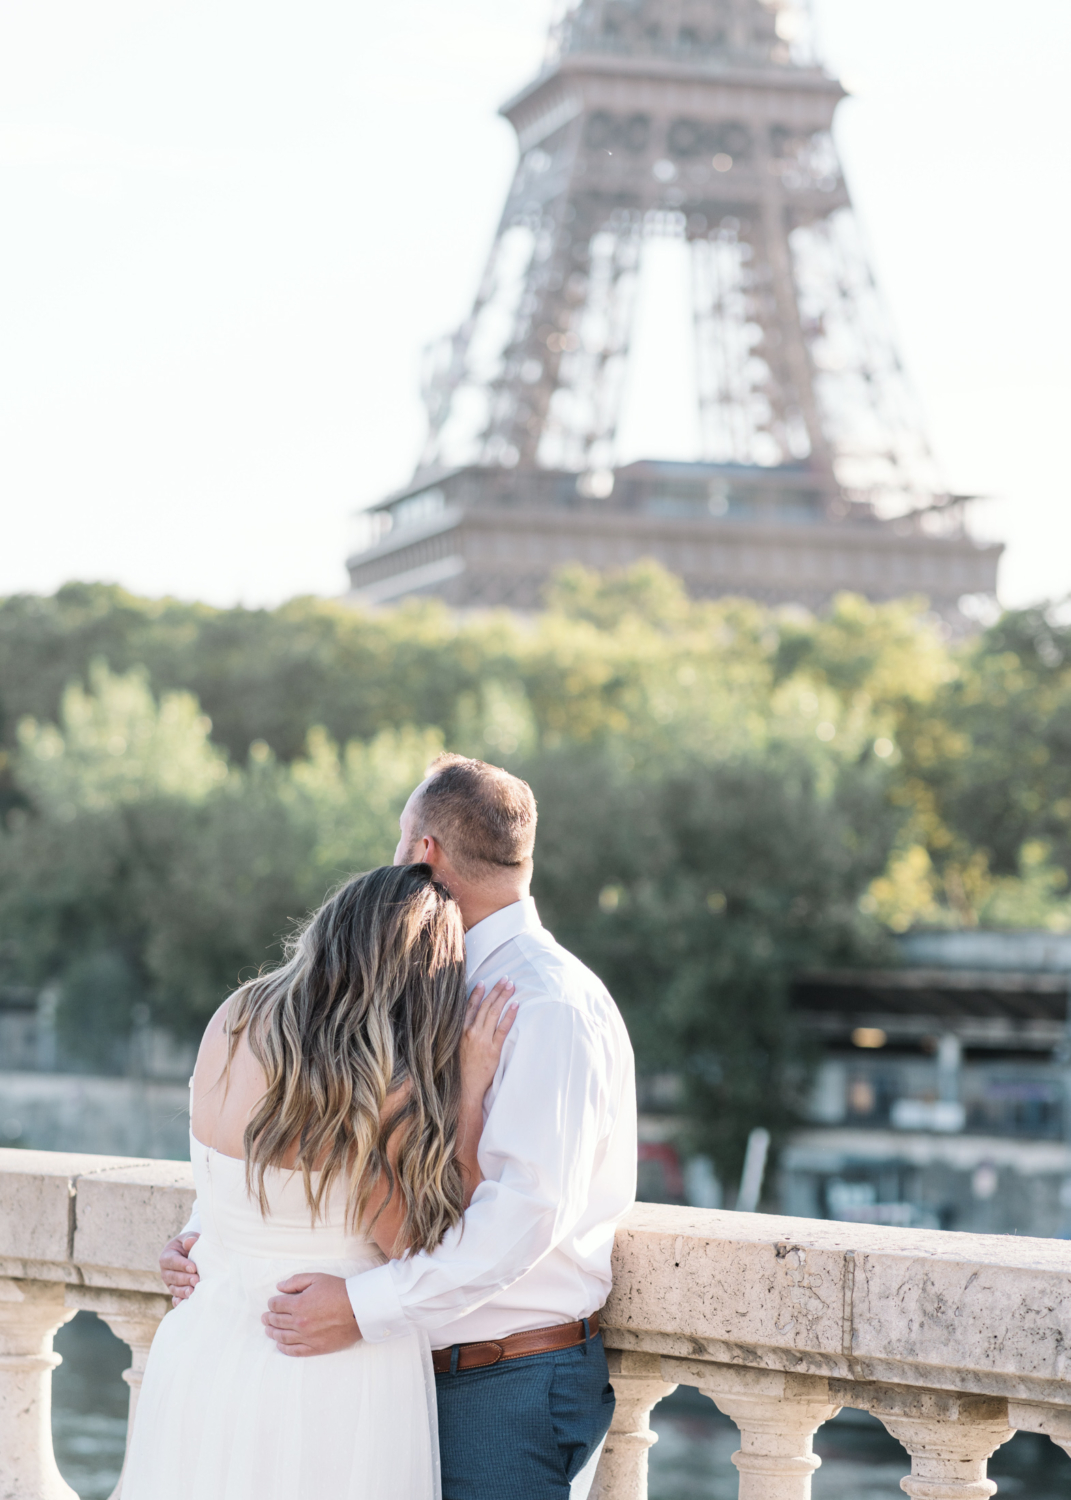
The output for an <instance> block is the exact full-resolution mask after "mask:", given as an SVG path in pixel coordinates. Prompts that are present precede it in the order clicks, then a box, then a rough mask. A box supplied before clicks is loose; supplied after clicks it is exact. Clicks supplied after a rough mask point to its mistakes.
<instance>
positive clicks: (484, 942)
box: [465, 896, 543, 975]
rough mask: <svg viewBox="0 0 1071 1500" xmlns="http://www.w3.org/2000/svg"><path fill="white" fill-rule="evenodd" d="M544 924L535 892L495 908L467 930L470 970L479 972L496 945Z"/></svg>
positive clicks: (466, 955)
mask: <svg viewBox="0 0 1071 1500" xmlns="http://www.w3.org/2000/svg"><path fill="white" fill-rule="evenodd" d="M542 926H543V924H542V922H541V921H540V920H539V913H538V912H537V911H536V904H535V902H534V901H533V900H532V897H531V896H524V897H523V898H522V899H521V900H520V901H514V902H513V903H512V905H510V906H503V907H500V909H499V910H498V911H493V912H492V913H491V915H490V916H489V917H484V919H483V921H482V922H477V923H476V925H475V926H474V927H470V928H469V930H468V932H466V934H465V966H466V968H467V970H468V972H469V974H470V975H472V974H475V972H476V970H477V969H478V968H479V967H480V965H481V964H482V963H483V962H484V961H485V960H486V959H488V958H490V957H491V954H492V953H494V951H495V949H496V948H501V946H502V944H503V943H508V942H509V940H510V938H515V937H519V936H520V935H521V933H522V932H538V931H540V929H541V928H542Z"/></svg>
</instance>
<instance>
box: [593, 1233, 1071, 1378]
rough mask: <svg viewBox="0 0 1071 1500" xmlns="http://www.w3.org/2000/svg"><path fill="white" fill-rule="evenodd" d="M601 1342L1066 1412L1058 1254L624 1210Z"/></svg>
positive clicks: (1016, 1241)
mask: <svg viewBox="0 0 1071 1500" xmlns="http://www.w3.org/2000/svg"><path fill="white" fill-rule="evenodd" d="M614 1257H615V1275H614V1288H613V1291H612V1293H611V1295H610V1299H609V1301H608V1303H607V1307H606V1318H605V1322H606V1326H607V1329H608V1332H607V1342H608V1343H610V1344H612V1345H614V1346H616V1347H617V1348H621V1349H629V1348H632V1349H642V1350H646V1351H648V1352H650V1353H658V1354H663V1355H676V1356H685V1357H691V1358H695V1357H701V1358H705V1359H711V1360H715V1361H718V1362H723V1363H730V1364H737V1365H750V1366H753V1367H757V1368H760V1369H763V1368H764V1369H778V1370H785V1371H790V1372H793V1373H796V1374H812V1375H826V1376H831V1377H836V1378H840V1379H849V1380H868V1381H884V1382H896V1383H899V1384H911V1385H922V1386H931V1387H932V1386H937V1387H941V1388H943V1389H952V1390H960V1391H972V1392H977V1393H984V1394H989V1395H1000V1396H1008V1397H1016V1398H1018V1399H1022V1400H1037V1401H1058V1402H1060V1403H1068V1404H1071V1385H1069V1384H1068V1381H1069V1378H1071V1244H1068V1243H1067V1242H1065V1241H1062V1240H1043V1239H1027V1238H1018V1237H1013V1236H1003V1235H974V1234H959V1233H946V1232H942V1231H939V1230H921V1229H892V1228H885V1227H880V1226H877V1225H871V1224H865V1225H864V1224H841V1223H829V1222H825V1221H820V1220H814V1219H788V1218H778V1217H774V1216H772V1215H766V1214H738V1213H725V1212H712V1211H708V1210H702V1209H692V1208H673V1207H667V1206H664V1205H659V1204H646V1203H642V1204H637V1205H636V1207H635V1208H634V1209H633V1210H632V1212H631V1213H630V1214H629V1216H628V1218H627V1219H626V1220H625V1221H624V1222H623V1224H622V1225H621V1227H620V1229H619V1230H618V1234H617V1241H616V1245H615V1249H614Z"/></svg>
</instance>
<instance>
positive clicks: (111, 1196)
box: [0, 1150, 194, 1292]
mask: <svg viewBox="0 0 1071 1500" xmlns="http://www.w3.org/2000/svg"><path fill="white" fill-rule="evenodd" d="M193 1199H194V1188H193V1169H192V1168H191V1166H190V1164H189V1162H180V1161H132V1160H131V1159H130V1158H129V1157H125V1156H88V1155H81V1154H79V1153H77V1152H65V1151H11V1150H0V1275H2V1276H16V1277H31V1278H34V1279H36V1280H41V1281H64V1282H73V1283H76V1284H81V1285H85V1286H96V1287H114V1288H117V1289H124V1290H129V1291H140V1292H162V1291H163V1289H164V1288H163V1283H162V1282H161V1280H160V1274H159V1270H158V1268H157V1257H158V1256H159V1254H160V1247H161V1246H162V1245H163V1244H165V1243H166V1241H167V1240H169V1239H170V1238H171V1236H172V1235H173V1234H175V1232H176V1231H177V1230H178V1229H181V1227H182V1225H183V1224H184V1223H185V1222H186V1219H187V1218H188V1217H189V1211H190V1205H191V1204H192V1203H193Z"/></svg>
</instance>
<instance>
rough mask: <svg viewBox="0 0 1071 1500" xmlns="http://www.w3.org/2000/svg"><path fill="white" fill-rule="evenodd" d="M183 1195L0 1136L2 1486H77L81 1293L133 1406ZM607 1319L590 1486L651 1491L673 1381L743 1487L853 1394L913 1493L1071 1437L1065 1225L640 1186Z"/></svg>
mask: <svg viewBox="0 0 1071 1500" xmlns="http://www.w3.org/2000/svg"><path fill="white" fill-rule="evenodd" d="M192 1198H193V1186H192V1179H191V1173H190V1168H189V1166H188V1165H187V1164H186V1163H182V1162H161V1161H144V1162H138V1161H129V1160H127V1159H125V1158H121V1157H99V1156H76V1155H68V1154H64V1153H53V1152H33V1151H0V1500H73V1495H74V1492H73V1491H72V1490H71V1489H70V1488H69V1487H68V1486H67V1485H66V1484H65V1483H64V1481H63V1479H62V1478H61V1476H60V1474H59V1472H58V1470H57V1468H56V1464H55V1460H54V1458H53V1455H52V1442H51V1434H50V1426H49V1422H50V1383H51V1374H52V1369H53V1367H54V1365H55V1363H56V1357H55V1355H53V1353H52V1337H53V1334H54V1333H55V1332H56V1330H57V1329H58V1328H59V1327H60V1326H61V1325H62V1324H63V1323H65V1322H66V1321H67V1320H68V1319H69V1318H72V1317H73V1316H74V1314H75V1312H77V1311H78V1310H79V1309H82V1308H84V1309H88V1310H90V1311H92V1312H95V1313H97V1314H99V1316H100V1317H102V1318H103V1319H104V1321H105V1322H106V1323H107V1324H108V1325H109V1327H110V1328H111V1329H112V1330H113V1331H114V1332H115V1333H116V1334H117V1335H118V1336H119V1338H121V1339H122V1340H124V1341H125V1342H126V1343H127V1344H129V1345H130V1348H131V1351H132V1363H131V1368H130V1369H129V1370H128V1371H127V1374H126V1379H127V1381H128V1383H129V1385H130V1405H131V1410H133V1408H134V1406H135V1405H136V1402H137V1395H138V1387H139V1384H140V1379H141V1371H142V1369H143V1368H144V1362H145V1356H146V1354H147V1352H148V1347H149V1344H150V1342H151V1340H152V1335H153V1331H154V1329H155V1328H156V1325H157V1324H158V1322H159V1320H160V1319H161V1318H162V1317H163V1316H164V1314H165V1312H166V1311H167V1310H168V1307H169V1306H170V1303H169V1300H168V1298H167V1297H166V1296H165V1295H164V1294H163V1289H162V1284H161V1282H160V1280H159V1277H158V1274H157V1269H156V1256H157V1254H158V1251H159V1248H160V1246H161V1245H162V1244H163V1243H164V1242H165V1241H166V1240H167V1239H169V1238H170V1237H171V1236H172V1235H173V1234H174V1233H175V1232H176V1230H177V1229H178V1228H179V1227H180V1226H181V1225H182V1224H183V1223H184V1222H185V1219H186V1216H187V1213H188V1211H189V1206H190V1203H191V1201H192ZM603 1327H604V1337H605V1342H606V1344H607V1347H608V1350H609V1357H610V1363H611V1371H612V1378H613V1382H614V1388H615V1390H616V1393H617V1410H616V1413H615V1417H614V1423H613V1427H612V1429H611V1431H610V1435H609V1437H608V1438H607V1442H606V1447H605V1449H604V1452H603V1457H602V1461H601V1463H600V1466H599V1472H598V1475H597V1477H596V1480H595V1487H594V1490H593V1500H595V1497H597V1500H644V1497H645V1496H646V1494H647V1455H648V1450H649V1448H650V1445H651V1443H653V1442H654V1435H653V1433H652V1432H651V1430H650V1413H651V1410H652V1408H653V1407H654V1406H655V1405H656V1404H657V1402H659V1401H660V1400H661V1399H662V1398H663V1397H664V1396H666V1395H668V1394H669V1392H670V1391H672V1390H673V1389H674V1388H675V1387H676V1386H677V1385H682V1384H683V1385H691V1386H696V1387H697V1388H698V1389H699V1390H701V1391H703V1392H705V1394H707V1395H708V1396H710V1397H711V1399H712V1400H713V1401H714V1402H715V1404H716V1405H717V1406H718V1407H719V1408H720V1409H721V1410H722V1411H723V1412H725V1413H726V1414H727V1415H728V1416H729V1417H730V1418H731V1419H732V1421H733V1422H735V1423H736V1425H737V1427H738V1428H739V1429H740V1448H739V1451H738V1452H737V1453H736V1454H735V1455H734V1460H733V1461H734V1463H735V1464H736V1466H737V1468H738V1470H739V1472H740V1488H739V1493H740V1497H741V1500H807V1497H809V1496H810V1493H811V1477H812V1475H813V1472H814V1470H815V1469H816V1468H817V1467H818V1463H819V1460H818V1459H817V1458H816V1457H815V1455H814V1452H813V1439H814V1434H815V1432H816V1431H817V1429H818V1428H819V1427H820V1426H821V1425H822V1423H823V1422H826V1421H828V1420H829V1419H830V1418H831V1417H832V1416H834V1415H835V1414H836V1413H837V1411H838V1410H840V1408H841V1407H843V1406H852V1407H860V1408H863V1409H865V1410H866V1411H869V1412H872V1413H873V1414H874V1415H875V1416H877V1417H878V1418H880V1420H881V1421H882V1422H883V1423H884V1425H885V1426H886V1428H887V1429H888V1430H889V1431H890V1432H891V1433H892V1434H893V1435H894V1436H895V1437H896V1438H898V1439H899V1440H900V1442H901V1443H902V1444H903V1445H904V1447H905V1448H906V1449H907V1451H908V1453H909V1454H910V1455H911V1472H910V1474H909V1475H908V1476H907V1477H905V1479H904V1481H903V1488H904V1490H905V1491H906V1492H907V1493H908V1494H909V1495H912V1496H915V1497H917V1500H980V1497H982V1496H987V1495H991V1494H993V1493H994V1492H995V1489H996V1486H995V1485H994V1484H993V1483H992V1482H991V1481H990V1480H989V1479H987V1478H986V1465H987V1462H988V1460H989V1457H990V1455H991V1454H992V1453H993V1452H994V1451H995V1449H996V1448H997V1447H999V1445H1000V1444H1001V1443H1004V1442H1007V1441H1008V1439H1009V1438H1010V1437H1011V1436H1012V1435H1013V1433H1014V1432H1015V1431H1016V1430H1017V1429H1025V1430H1027V1431H1031V1432H1040V1433H1046V1434H1048V1435H1049V1436H1050V1437H1051V1438H1052V1439H1053V1441H1054V1442H1056V1443H1058V1444H1060V1446H1061V1447H1063V1448H1065V1449H1066V1450H1067V1451H1068V1452H1069V1453H1071V1382H1069V1379H1068V1377H1069V1375H1071V1245H1068V1244H1066V1243H1064V1242H1061V1241H1055V1240H1034V1239H1018V1238H1006V1237H998V1236H985V1235H966V1234H943V1233H939V1232H936V1231H929V1230H906V1229H886V1228H878V1227H875V1226H871V1225H857V1224H831V1223H824V1222H818V1221H815V1220H810V1219H782V1218H774V1217H770V1216H766V1215H762V1214H736V1213H716V1212H710V1211H706V1210H700V1209H690V1208H670V1207H665V1206H663V1205H659V1204H638V1205H637V1206H636V1208H635V1209H634V1210H633V1211H632V1213H631V1214H630V1215H629V1217H628V1218H627V1219H626V1221H625V1222H624V1224H623V1225H622V1227H621V1229H620V1231H619V1233H618V1236H617V1244H616V1247H615V1277H614V1289H613V1293H612V1294H611V1297H610V1300H609V1302H608V1303H607V1307H606V1311H605V1314H604V1321H603ZM121 1487H122V1481H120V1485H119V1487H118V1488H117V1490H116V1496H117V1495H118V1494H119V1490H120V1489H121ZM113 1500H114V1497H113Z"/></svg>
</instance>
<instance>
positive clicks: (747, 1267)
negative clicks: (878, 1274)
mask: <svg viewBox="0 0 1071 1500" xmlns="http://www.w3.org/2000/svg"><path fill="white" fill-rule="evenodd" d="M814 1227H817V1226H814V1225H812V1224H811V1223H810V1221H807V1220H794V1219H776V1218H771V1217H768V1216H765V1215H759V1214H734V1213H718V1212H714V1211H712V1210H706V1209H694V1208H667V1207H666V1206H664V1205H661V1204H658V1205H655V1204H647V1203H640V1204H637V1205H636V1207H635V1208H634V1209H633V1211H632V1212H631V1213H630V1214H629V1216H628V1218H627V1219H626V1220H625V1222H624V1224H623V1225H622V1226H621V1228H620V1229H619V1230H618V1235H617V1242H616V1245H615V1248H614V1289H613V1292H612V1293H611V1295H610V1300H609V1302H608V1303H607V1307H606V1314H605V1320H606V1323H607V1324H609V1325H610V1326H611V1327H613V1328H615V1329H617V1328H620V1329H623V1330H628V1331H629V1332H634V1333H640V1332H647V1331H651V1332H654V1331H661V1332H663V1333H667V1334H679V1335H684V1336H685V1337H687V1338H690V1339H692V1340H700V1341H712V1342H713V1344H716V1345H725V1344H739V1345H743V1346H745V1347H747V1346H756V1347H764V1348H776V1349H782V1350H785V1351H786V1352H789V1351H791V1352H792V1353H796V1352H799V1353H807V1352H812V1351H813V1352H817V1353H822V1354H827V1355H831V1356H835V1357H839V1356H840V1355H841V1352H842V1344H843V1319H844V1278H845V1268H844V1247H843V1242H841V1243H838V1242H837V1237H836V1236H832V1235H830V1236H827V1237H826V1239H825V1242H824V1243H823V1241H822V1238H821V1236H815V1235H814V1234H813V1233H810V1232H808V1231H810V1230H813V1228H814ZM665 1352H666V1353H670V1352H675V1351H671V1350H670V1349H666V1350H665ZM681 1352H684V1351H681ZM695 1352H697V1353H699V1352H705V1346H702V1347H701V1346H699V1345H697V1346H696V1348H695ZM762 1362H763V1361H762V1359H761V1357H759V1356H756V1358H755V1360H754V1363H756V1364H761V1363H762Z"/></svg>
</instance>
